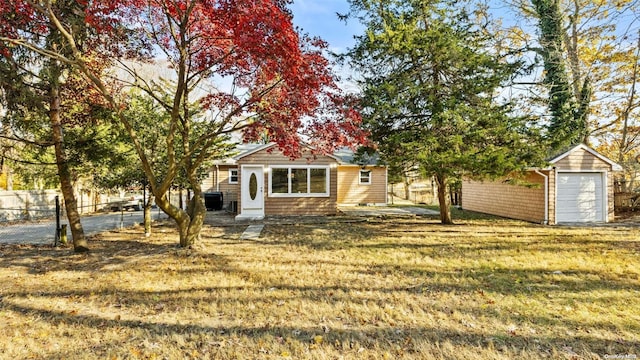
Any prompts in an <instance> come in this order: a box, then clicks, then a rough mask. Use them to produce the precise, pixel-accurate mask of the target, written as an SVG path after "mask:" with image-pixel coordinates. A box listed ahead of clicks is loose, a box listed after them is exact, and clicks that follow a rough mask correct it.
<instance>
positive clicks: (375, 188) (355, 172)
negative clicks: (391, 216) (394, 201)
mask: <svg viewBox="0 0 640 360" xmlns="http://www.w3.org/2000/svg"><path fill="white" fill-rule="evenodd" d="M361 169H362V168H361V167H360V166H339V167H338V204H344V205H357V204H376V205H380V204H386V203H387V169H386V168H385V167H373V166H368V167H366V170H371V184H359V176H360V170H361Z"/></svg>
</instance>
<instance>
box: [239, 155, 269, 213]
mask: <svg viewBox="0 0 640 360" xmlns="http://www.w3.org/2000/svg"><path fill="white" fill-rule="evenodd" d="M241 182H242V190H241V199H240V201H242V205H241V209H240V214H239V217H241V218H252V219H256V218H257V219H261V218H263V217H264V169H263V167H262V166H254V165H243V166H242V181H241Z"/></svg>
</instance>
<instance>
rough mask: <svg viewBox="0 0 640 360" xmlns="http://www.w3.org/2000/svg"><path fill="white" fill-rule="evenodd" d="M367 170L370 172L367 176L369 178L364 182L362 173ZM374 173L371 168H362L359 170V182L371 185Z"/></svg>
mask: <svg viewBox="0 0 640 360" xmlns="http://www.w3.org/2000/svg"><path fill="white" fill-rule="evenodd" d="M363 172H366V173H368V174H369V176H367V177H366V178H367V179H368V181H367V182H363V181H362V173H363ZM372 175H373V172H372V171H371V170H369V169H361V170H360V171H358V184H359V185H371V176H372Z"/></svg>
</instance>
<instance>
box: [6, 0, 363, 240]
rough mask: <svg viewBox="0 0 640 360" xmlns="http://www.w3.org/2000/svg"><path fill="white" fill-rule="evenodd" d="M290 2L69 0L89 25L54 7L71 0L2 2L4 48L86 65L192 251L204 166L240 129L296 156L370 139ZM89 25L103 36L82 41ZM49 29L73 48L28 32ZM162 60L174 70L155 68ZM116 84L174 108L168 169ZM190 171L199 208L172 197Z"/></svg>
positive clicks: (76, 67)
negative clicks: (149, 150) (153, 158)
mask: <svg viewBox="0 0 640 360" xmlns="http://www.w3.org/2000/svg"><path fill="white" fill-rule="evenodd" d="M288 2H289V1H286V0H182V1H177V0H111V1H99V2H98V1H88V0H77V1H69V0H67V1H66V3H68V4H69V6H73V7H74V8H76V9H78V10H80V9H81V10H82V14H84V23H83V24H82V26H83V27H78V25H77V24H73V23H68V22H67V19H66V18H64V17H59V16H58V15H57V14H58V13H57V12H56V11H55V9H53V7H54V4H55V6H60V4H61V3H62V2H55V3H54V4H52V3H51V2H48V1H30V0H11V1H8V0H0V14H2V18H3V19H5V20H7V21H5V22H3V24H2V25H0V53H1V54H3V55H5V56H6V55H8V54H10V53H11V52H12V49H13V48H15V47H22V48H25V49H28V50H29V51H32V52H34V53H36V54H38V55H39V56H41V57H43V58H49V59H53V60H55V61H58V62H61V63H64V64H65V65H66V66H68V67H69V68H72V69H74V71H78V72H80V73H82V74H83V75H84V76H86V77H87V79H89V80H90V81H91V82H92V83H93V84H94V86H95V87H96V88H97V89H99V90H100V92H101V94H102V95H103V96H104V98H105V99H106V100H107V102H108V103H109V104H110V105H111V107H112V108H113V109H114V110H115V111H116V112H117V113H118V114H119V120H120V122H121V123H122V125H123V126H124V127H125V128H126V129H127V131H128V132H129V134H130V136H131V140H132V142H133V144H134V146H135V148H136V151H137V153H138V155H139V157H140V160H141V164H142V169H143V170H144V172H145V175H146V177H147V179H148V180H149V183H150V187H151V191H152V192H153V194H154V195H155V198H156V203H157V204H158V206H160V207H161V208H162V210H164V211H165V212H166V213H167V214H168V215H169V216H170V217H172V218H173V219H174V220H175V221H176V223H177V225H178V228H179V231H180V244H181V246H184V247H187V246H191V245H193V244H194V243H195V242H196V240H197V239H198V237H199V233H200V229H201V228H202V223H203V220H204V215H205V209H204V204H203V200H202V195H201V185H200V179H199V177H198V174H199V170H200V169H201V167H202V165H203V163H204V162H205V161H206V160H208V159H210V157H211V156H213V155H214V154H215V153H216V152H217V149H218V146H219V145H220V144H221V141H222V140H223V139H225V138H226V137H227V136H228V134H231V133H234V132H238V131H242V132H243V135H244V138H245V140H247V141H255V140H258V139H263V138H264V137H267V138H268V139H269V140H271V141H274V142H276V143H277V144H278V146H279V148H280V149H281V150H282V151H283V152H284V153H285V154H286V155H288V156H290V157H292V158H294V157H297V156H299V155H300V154H301V142H302V139H303V138H306V139H307V142H308V143H309V144H310V145H312V146H313V147H314V149H315V151H317V152H318V153H328V152H330V151H332V150H333V149H335V148H336V147H339V146H344V145H354V144H359V143H364V142H365V141H366V133H365V132H364V131H362V130H361V129H360V122H361V119H360V116H359V114H358V113H357V112H356V111H354V110H353V107H352V106H351V105H352V103H351V101H350V99H348V98H347V97H345V96H344V95H343V94H342V93H341V92H340V89H339V88H338V87H337V86H336V78H335V77H334V75H333V74H332V72H331V68H330V63H329V61H328V60H327V59H326V57H325V56H324V55H323V51H324V50H325V49H326V46H327V44H326V43H324V42H323V41H322V40H320V39H317V38H311V37H308V36H304V35H301V34H299V33H298V32H297V31H296V29H295V28H294V26H293V23H292V15H291V13H290V12H289V10H288V9H287V4H288ZM51 25H53V26H51ZM77 29H81V30H82V31H84V32H87V33H90V34H91V36H86V37H80V36H79V31H77ZM39 31H42V32H43V34H45V35H46V33H47V32H51V31H54V32H57V33H59V34H60V35H61V38H62V41H61V48H55V49H52V48H47V47H46V46H43V44H42V43H41V42H39V41H37V37H28V36H27V37H25V36H24V34H25V33H26V32H34V33H37V32H39ZM81 39H82V41H81ZM63 49H64V51H62V50H63ZM94 61H101V62H105V61H110V65H111V66H110V68H111V69H112V71H109V74H110V77H106V76H105V74H104V73H102V72H97V71H95V70H94V69H95V67H92V66H91V63H92V62H94ZM150 68H153V69H155V70H158V72H162V73H163V74H169V75H166V76H165V77H164V78H163V79H160V78H159V77H158V76H156V77H154V76H150V75H149V69H150ZM113 83H116V84H117V87H123V86H124V87H135V88H138V89H140V90H142V91H143V92H144V93H146V94H147V95H148V96H150V97H151V98H153V99H154V100H155V101H157V102H158V103H159V104H160V105H161V106H162V107H163V108H164V109H165V110H166V111H167V112H168V114H170V117H169V119H170V120H169V123H168V124H166V128H167V129H169V130H168V132H167V134H166V147H167V153H168V158H167V164H166V167H165V169H163V171H162V172H160V171H158V170H157V169H154V168H153V167H152V165H151V162H150V161H149V159H147V156H146V153H145V149H144V145H143V142H142V141H141V139H140V135H139V134H137V133H136V131H135V126H134V125H135V124H134V123H133V122H132V119H128V118H126V117H125V116H124V112H123V111H122V109H124V108H125V107H126V100H127V99H126V96H125V95H123V94H122V93H121V92H114V91H112V89H113V88H114V87H112V86H111V85H112V84H113ZM180 173H182V174H184V175H185V176H186V179H187V180H188V183H189V186H190V187H191V189H192V190H193V193H194V197H193V198H192V199H191V201H190V203H189V205H188V207H187V210H182V209H180V208H177V207H175V206H173V205H171V204H170V202H169V200H168V199H167V197H166V194H167V191H168V190H169V189H170V187H171V185H172V182H173V181H174V180H175V179H176V176H178V174H180Z"/></svg>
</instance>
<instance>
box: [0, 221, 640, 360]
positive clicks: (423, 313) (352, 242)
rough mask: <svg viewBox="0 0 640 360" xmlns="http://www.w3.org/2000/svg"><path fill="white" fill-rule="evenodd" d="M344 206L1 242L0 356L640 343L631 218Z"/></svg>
mask: <svg viewBox="0 0 640 360" xmlns="http://www.w3.org/2000/svg"><path fill="white" fill-rule="evenodd" d="M458 215H460V214H458ZM341 220H342V218H339V217H336V218H330V219H329V221H327V222H325V223H323V224H314V223H300V224H297V225H267V226H266V227H265V229H264V231H263V236H262V237H261V238H259V239H257V240H253V241H249V240H239V235H240V233H241V232H242V230H244V228H243V227H235V226H220V227H216V226H208V227H207V228H206V229H205V231H204V232H203V238H202V241H201V246H200V247H199V248H198V249H197V250H182V249H177V248H176V246H175V245H176V244H177V242H178V240H177V234H176V233H175V232H174V231H173V229H172V227H170V226H159V227H156V228H155V233H154V235H153V236H152V237H151V238H147V239H145V238H144V236H143V235H141V231H140V229H129V230H123V231H120V232H111V233H103V234H101V235H99V236H97V237H95V238H93V239H92V241H91V243H90V244H91V248H92V251H91V253H89V254H86V255H76V254H73V253H72V252H71V251H70V250H69V249H60V248H57V249H54V248H50V247H35V246H17V247H16V246H11V247H9V246H5V247H1V248H0V279H2V280H1V281H0V319H1V320H0V333H1V334H3V336H2V337H0V358H3V359H5V358H6V359H84V358H86V359H189V358H191V359H209V358H210V359H402V358H404V359H514V358H519V359H520V358H521V359H542V358H553V359H601V358H605V357H608V356H613V355H628V356H629V357H627V358H631V357H630V356H640V350H639V349H640V335H639V334H640V257H639V255H640V229H639V228H628V227H627V228H623V227H598V228H590V227H588V228H565V227H544V226H537V225H531V224H526V223H521V222H516V221H510V220H500V219H477V218H476V217H474V216H471V217H469V218H468V219H467V220H460V221H458V224H457V225H452V226H441V225H438V224H436V222H435V221H434V220H433V219H429V218H415V219H414V218H402V219H376V220H372V221H367V222H343V221H341ZM609 358H610V357H609Z"/></svg>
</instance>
